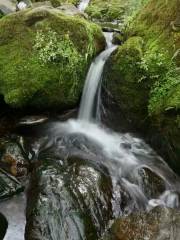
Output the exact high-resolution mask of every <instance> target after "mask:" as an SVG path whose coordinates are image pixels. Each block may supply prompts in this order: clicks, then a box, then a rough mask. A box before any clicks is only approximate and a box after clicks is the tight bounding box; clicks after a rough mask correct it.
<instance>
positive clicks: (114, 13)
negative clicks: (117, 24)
mask: <svg viewBox="0 0 180 240" xmlns="http://www.w3.org/2000/svg"><path fill="white" fill-rule="evenodd" d="M144 2H145V1H142V0H138V1H137V0H128V1H127V0H108V1H102V0H92V1H91V2H90V5H89V7H88V8H87V10H86V12H87V13H88V14H89V16H90V17H91V18H93V19H97V20H100V21H108V22H112V21H115V20H120V21H121V23H122V22H123V21H125V20H126V19H127V18H128V17H129V16H131V15H132V14H133V12H135V11H137V9H139V8H140V7H141V5H142V4H144Z"/></svg>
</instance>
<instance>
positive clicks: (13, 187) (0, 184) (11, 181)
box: [0, 169, 24, 200]
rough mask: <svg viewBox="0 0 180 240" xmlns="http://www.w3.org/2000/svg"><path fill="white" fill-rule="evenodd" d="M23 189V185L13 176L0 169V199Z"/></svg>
mask: <svg viewBox="0 0 180 240" xmlns="http://www.w3.org/2000/svg"><path fill="white" fill-rule="evenodd" d="M23 190H24V187H23V186H22V185H21V183H20V182H19V181H18V180H17V179H16V178H15V177H13V176H11V175H10V174H8V173H6V172H5V171H4V170H2V169H0V200H2V199H6V198H9V197H11V196H13V195H15V194H18V193H20V192H22V191H23Z"/></svg>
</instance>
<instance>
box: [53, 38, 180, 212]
mask: <svg viewBox="0 0 180 240" xmlns="http://www.w3.org/2000/svg"><path fill="white" fill-rule="evenodd" d="M105 37H106V42H107V48H106V49H105V51H103V52H102V53H101V54H100V55H99V56H98V57H96V59H95V60H94V61H93V63H92V64H91V66H90V69H89V72H88V74H87V78H86V82H85V86H84V91H83V95H82V100H81V104H80V110H79V115H78V119H77V120H72V119H71V120H69V121H67V122H64V123H60V124H57V125H56V126H54V128H53V132H56V133H57V135H58V136H59V134H62V135H64V136H71V135H73V134H75V135H76V134H77V135H82V136H84V137H85V138H86V139H88V141H90V142H91V143H92V145H96V147H97V148H98V155H99V157H98V159H99V160H98V161H99V162H98V163H97V164H102V165H103V166H105V167H106V168H107V169H108V171H109V174H110V175H111V178H112V183H113V188H114V193H113V194H114V197H113V199H118V197H117V196H115V195H118V194H119V192H118V193H117V191H116V188H117V185H119V183H120V185H121V187H122V188H123V189H124V191H126V192H127V193H128V194H129V196H130V198H131V199H133V201H134V204H135V205H136V208H137V209H141V208H143V209H151V208H152V207H154V206H157V205H167V206H171V207H172V206H174V207H177V206H179V200H178V194H179V190H180V188H179V179H177V176H176V175H175V174H174V173H173V172H172V171H171V169H170V168H169V167H168V165H167V164H166V163H165V162H164V161H163V160H162V159H161V158H160V157H159V156H158V155H156V153H155V152H154V151H153V150H152V149H151V148H150V147H149V146H148V145H147V144H145V143H144V141H143V140H141V139H138V138H136V137H133V136H132V135H131V134H128V133H127V134H120V133H115V132H112V131H111V130H109V129H106V128H105V127H104V126H100V125H99V124H97V123H95V120H94V118H93V108H94V106H95V105H96V104H97V103H95V96H96V94H97V93H98V92H99V93H100V91H98V86H99V83H100V81H101V78H102V73H103V68H104V65H105V62H106V61H107V59H108V58H109V56H110V55H111V53H112V52H113V51H114V50H115V49H116V46H114V45H113V44H112V33H105ZM98 98H99V97H98ZM98 98H97V99H98ZM98 102H99V101H98ZM96 107H97V106H96ZM61 144H62V141H61ZM61 144H60V146H59V147H60V149H61V150H62V148H64V149H66V148H67V146H65V145H63V144H62V145H63V146H61ZM79 144H80V145H81V148H82V149H84V151H85V152H86V153H87V152H88V154H92V155H94V154H96V153H94V152H93V150H92V149H91V146H89V145H88V144H89V143H88V144H87V142H81V143H79ZM73 154H74V152H73ZM102 159H103V160H102ZM147 172H148V174H149V175H153V174H154V175H156V176H157V177H158V178H159V179H161V181H162V182H163V185H164V191H163V192H162V194H159V196H156V197H157V198H156V197H155V196H152V195H153V194H150V195H149V196H147V195H148V194H147V193H146V190H145V189H144V188H150V186H149V183H147V181H148V180H147V178H150V177H149V176H148V174H147ZM164 196H166V197H164ZM153 197H155V198H153ZM118 201H119V200H117V201H115V200H112V205H114V214H115V215H117V214H116V213H115V212H117V209H118V204H119V202H118ZM128 208H129V210H127V209H126V210H127V212H129V211H131V210H132V209H131V206H128ZM118 214H119V213H118Z"/></svg>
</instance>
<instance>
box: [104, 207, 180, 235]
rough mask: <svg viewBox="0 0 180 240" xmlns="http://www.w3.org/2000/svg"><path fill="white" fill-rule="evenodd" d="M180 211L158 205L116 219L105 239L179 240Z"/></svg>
mask: <svg viewBox="0 0 180 240" xmlns="http://www.w3.org/2000/svg"><path fill="white" fill-rule="evenodd" d="M179 236H180V212H179V211H177V210H174V209H170V208H169V209H168V208H161V207H157V208H155V209H153V210H152V211H151V212H149V213H138V214H131V215H129V216H128V217H124V218H121V219H118V220H115V222H114V224H113V225H112V227H111V229H110V230H109V233H108V234H107V236H105V237H104V238H103V240H145V239H147V240H167V239H168V240H179Z"/></svg>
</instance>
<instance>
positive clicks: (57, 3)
mask: <svg viewBox="0 0 180 240" xmlns="http://www.w3.org/2000/svg"><path fill="white" fill-rule="evenodd" d="M49 1H50V2H51V3H52V5H53V7H59V6H60V5H62V4H64V3H72V4H75V5H77V4H78V2H79V0H49ZM32 2H33V3H36V2H45V0H32Z"/></svg>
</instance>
